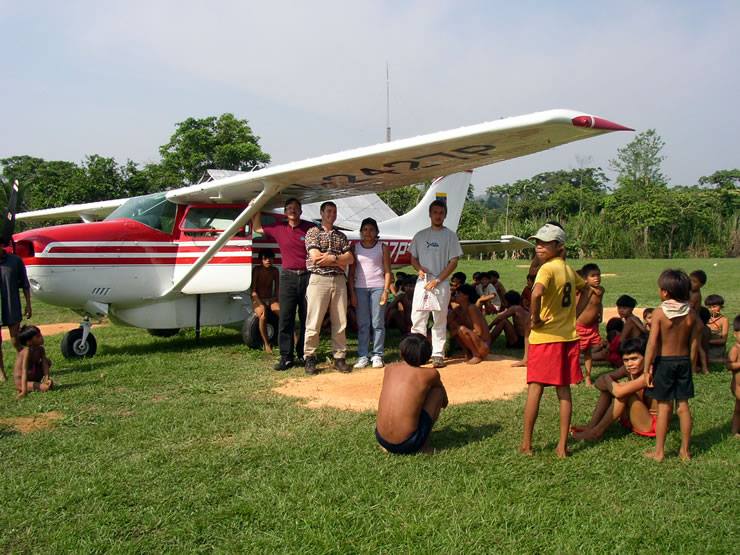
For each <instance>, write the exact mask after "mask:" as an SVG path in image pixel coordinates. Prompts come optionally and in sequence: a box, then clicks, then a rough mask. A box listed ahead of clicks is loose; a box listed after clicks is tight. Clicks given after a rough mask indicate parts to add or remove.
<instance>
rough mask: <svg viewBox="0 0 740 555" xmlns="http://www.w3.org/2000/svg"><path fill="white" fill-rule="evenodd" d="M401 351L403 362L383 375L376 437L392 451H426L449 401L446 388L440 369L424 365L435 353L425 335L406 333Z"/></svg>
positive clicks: (407, 453) (401, 453)
mask: <svg viewBox="0 0 740 555" xmlns="http://www.w3.org/2000/svg"><path fill="white" fill-rule="evenodd" d="M399 351H400V352H401V358H402V359H403V362H396V363H393V364H389V365H388V366H386V367H385V371H384V374H383V387H382V389H381V391H380V400H379V401H378V416H377V420H376V424H375V438H376V439H377V440H378V443H379V444H380V446H381V447H382V448H383V449H385V450H386V451H388V452H389V453H395V454H397V455H411V454H413V453H418V452H419V451H425V452H427V451H428V450H429V447H428V441H429V434H430V432H431V431H432V426H434V423H435V422H436V421H437V418H439V413H440V411H441V410H442V409H443V408H445V407H446V406H447V403H448V401H447V391H446V390H445V386H444V385H443V384H442V379H441V377H440V375H439V372H438V371H437V370H435V369H434V368H421V365H422V364H426V363H427V362H428V361H429V358H430V357H431V356H432V344H431V343H430V342H429V340H428V339H427V338H426V337H424V336H423V335H421V334H419V333H412V334H410V335H407V336H406V337H404V338H403V340H402V341H401V344H400V345H399Z"/></svg>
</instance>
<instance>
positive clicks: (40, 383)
mask: <svg viewBox="0 0 740 555" xmlns="http://www.w3.org/2000/svg"><path fill="white" fill-rule="evenodd" d="M18 342H19V343H20V345H21V350H20V352H19V353H18V357H17V358H16V359H15V367H14V368H13V378H14V380H15V389H16V391H17V392H18V398H19V399H20V398H21V397H25V396H26V394H27V393H28V392H30V391H42V392H45V391H49V390H50V389H51V388H52V387H53V385H54V382H52V381H51V378H50V377H49V369H50V368H51V361H50V360H49V359H48V358H46V351H44V336H43V335H41V330H40V329H39V328H37V327H36V326H23V327H22V328H21V329H20V331H19V332H18Z"/></svg>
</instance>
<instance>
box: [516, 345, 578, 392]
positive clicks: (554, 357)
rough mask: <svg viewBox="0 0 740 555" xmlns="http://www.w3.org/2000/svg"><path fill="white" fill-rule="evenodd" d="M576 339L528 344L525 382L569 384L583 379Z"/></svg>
mask: <svg viewBox="0 0 740 555" xmlns="http://www.w3.org/2000/svg"><path fill="white" fill-rule="evenodd" d="M578 354H579V350H578V340H575V341H565V342H562V343H541V344H535V345H533V344H531V343H530V345H529V352H528V353H527V383H540V384H542V385H571V384H576V383H578V382H580V381H581V380H582V379H583V374H582V373H581V365H580V364H579V361H578Z"/></svg>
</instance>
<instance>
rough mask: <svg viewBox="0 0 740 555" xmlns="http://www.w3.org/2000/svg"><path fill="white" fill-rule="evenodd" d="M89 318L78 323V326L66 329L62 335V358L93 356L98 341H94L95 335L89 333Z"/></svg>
mask: <svg viewBox="0 0 740 555" xmlns="http://www.w3.org/2000/svg"><path fill="white" fill-rule="evenodd" d="M90 328H92V324H90V321H89V320H86V321H84V322H82V324H80V327H79V328H77V329H74V330H71V331H68V332H67V333H65V334H64V337H62V345H61V347H62V356H63V357H64V358H72V359H74V358H85V357H92V356H95V353H96V352H97V350H98V342H97V341H95V336H94V335H93V334H92V333H90Z"/></svg>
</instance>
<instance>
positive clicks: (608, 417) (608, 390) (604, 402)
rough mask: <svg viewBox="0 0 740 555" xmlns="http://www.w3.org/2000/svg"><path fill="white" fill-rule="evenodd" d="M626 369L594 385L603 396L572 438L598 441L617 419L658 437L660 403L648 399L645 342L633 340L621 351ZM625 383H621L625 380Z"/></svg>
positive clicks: (634, 338) (576, 427) (633, 429)
mask: <svg viewBox="0 0 740 555" xmlns="http://www.w3.org/2000/svg"><path fill="white" fill-rule="evenodd" d="M620 351H621V353H622V361H623V362H624V366H622V367H621V368H619V369H618V370H614V371H613V372H610V373H609V374H604V375H602V376H599V378H598V379H597V380H596V382H595V383H594V386H595V387H596V389H598V390H599V391H600V392H601V393H600V394H599V400H598V401H597V402H596V407H595V408H594V412H593V414H592V415H591V421H590V422H589V423H588V424H586V425H585V426H582V427H579V426H573V428H571V430H572V431H573V438H574V439H577V440H587V441H596V440H598V439H601V436H603V435H604V432H606V430H607V429H608V428H609V426H611V425H612V423H613V422H614V421H615V420H617V419H618V418H619V419H620V420H621V422H622V425H623V426H625V427H626V428H628V429H630V430H632V431H633V432H634V433H635V434H637V435H640V436H645V437H655V421H656V417H655V415H656V413H657V406H658V404H657V402H656V401H655V400H654V399H652V398H651V397H649V395H648V394H647V393H648V390H647V373H646V372H644V368H645V340H644V339H643V338H641V337H633V338H632V339H629V340H628V341H625V342H624V344H623V345H621V347H620ZM625 377H626V378H628V381H626V382H619V381H618V380H621V379H622V378H625Z"/></svg>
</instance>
